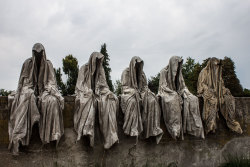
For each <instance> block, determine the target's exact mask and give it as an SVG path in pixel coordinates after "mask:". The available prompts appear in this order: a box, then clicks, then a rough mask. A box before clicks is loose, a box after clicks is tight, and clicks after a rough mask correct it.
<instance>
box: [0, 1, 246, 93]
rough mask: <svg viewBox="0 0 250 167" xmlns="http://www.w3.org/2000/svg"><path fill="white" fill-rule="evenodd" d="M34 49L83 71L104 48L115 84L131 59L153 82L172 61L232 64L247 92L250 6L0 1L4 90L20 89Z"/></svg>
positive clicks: (0, 79) (231, 3) (229, 3)
mask: <svg viewBox="0 0 250 167" xmlns="http://www.w3.org/2000/svg"><path fill="white" fill-rule="evenodd" d="M36 42H40V43H42V44H43V45H44V46H45V50H46V54H47V58H48V59H49V60H51V61H52V63H53V65H54V67H56V68H58V67H61V66H62V58H64V57H65V56H66V55H68V54H73V56H75V57H76V58H77V59H78V62H79V66H82V65H83V64H85V63H86V62H87V61H88V59H89V56H90V54H91V53H92V52H93V51H99V50H100V46H101V44H102V43H104V42H105V43H106V44H107V50H108V53H109V55H110V66H111V68H112V73H111V76H112V79H113V81H114V80H116V79H120V76H121V73H122V71H123V70H124V69H125V68H126V67H127V66H128V65H129V62H130V59H131V57H133V56H139V57H141V58H142V59H143V60H144V71H145V73H146V75H147V77H148V78H149V77H150V76H152V75H155V74H157V73H158V72H159V71H160V70H161V69H162V68H164V67H165V66H167V64H168V61H169V58H170V57H171V56H173V55H177V56H182V57H183V58H184V59H186V58H187V57H192V58H194V59H195V60H197V61H199V62H202V60H204V59H206V58H208V57H218V58H223V57H224V56H228V57H231V58H232V59H233V60H234V62H235V66H236V72H237V75H238V77H239V79H240V82H241V84H242V86H243V87H244V88H250V74H249V71H250V0H241V1H239V0H209V1H207V0H196V1H191V0H141V1H137V0H123V1H121V0H89V1H84V0H39V1H37V0H21V1H20V0H0V88H4V89H8V90H15V89H16V87H17V81H18V78H19V75H20V70H21V66H22V64H23V62H24V61H25V60H26V59H27V58H29V57H31V49H32V46H33V45H34V44H35V43H36Z"/></svg>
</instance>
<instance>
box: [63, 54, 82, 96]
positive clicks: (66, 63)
mask: <svg viewBox="0 0 250 167" xmlns="http://www.w3.org/2000/svg"><path fill="white" fill-rule="evenodd" d="M78 70H79V67H78V61H77V59H76V58H75V57H73V56H72V55H68V56H66V57H65V58H64V59H63V72H64V73H65V74H66V76H67V82H66V84H65V86H66V95H72V94H74V92H75V86H76V81H77V77H78Z"/></svg>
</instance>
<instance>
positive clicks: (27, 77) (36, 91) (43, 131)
mask: <svg viewBox="0 0 250 167" xmlns="http://www.w3.org/2000/svg"><path fill="white" fill-rule="evenodd" d="M34 51H37V52H41V51H42V53H43V54H42V58H41V65H40V70H39V74H38V76H37V67H36V61H35V55H34ZM32 54H33V55H32V57H31V58H29V59H27V60H26V61H25V62H24V64H23V66H22V70H21V74H20V78H19V82H18V88H17V91H16V92H15V93H12V94H11V95H9V97H8V100H9V106H10V107H11V109H10V120H9V139H10V144H9V148H10V149H11V148H12V145H13V144H14V145H16V147H17V149H16V150H14V151H15V152H14V153H17V152H18V145H19V142H21V143H22V145H28V144H29V140H30V136H31V132H32V126H33V125H34V123H35V122H38V121H39V133H40V138H41V140H42V142H43V143H44V144H46V143H49V142H50V141H53V140H57V142H59V140H60V138H61V136H62V135H63V134H64V127H63V116H62V109H63V107H64V99H63V97H62V96H61V94H60V93H59V91H58V89H57V84H56V78H55V73H54V69H53V66H52V63H51V62H50V61H49V60H47V59H46V54H45V49H44V47H43V45H42V44H39V43H37V44H35V45H34V46H33V49H32Z"/></svg>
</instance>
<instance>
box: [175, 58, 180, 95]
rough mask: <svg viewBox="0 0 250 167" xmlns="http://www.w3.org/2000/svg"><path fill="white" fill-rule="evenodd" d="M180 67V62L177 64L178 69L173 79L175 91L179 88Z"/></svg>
mask: <svg viewBox="0 0 250 167" xmlns="http://www.w3.org/2000/svg"><path fill="white" fill-rule="evenodd" d="M181 65H182V61H181V62H178V67H177V69H176V74H175V78H174V82H175V87H176V90H178V89H179V86H180V82H179V75H180V71H181Z"/></svg>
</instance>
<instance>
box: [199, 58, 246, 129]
mask: <svg viewBox="0 0 250 167" xmlns="http://www.w3.org/2000/svg"><path fill="white" fill-rule="evenodd" d="M197 87H198V88H197V89H198V91H197V92H198V94H199V95H200V96H202V97H203V100H204V105H203V113H202V118H203V120H204V122H205V131H206V133H209V132H210V131H213V132H215V130H216V128H217V125H216V118H218V117H219V115H218V111H219V110H220V112H221V114H222V115H223V117H224V118H225V120H226V123H227V126H228V127H229V128H230V129H231V130H232V131H234V132H237V133H240V134H241V133H242V129H241V127H240V124H239V123H238V122H237V121H235V99H234V97H233V96H232V95H231V93H230V90H229V89H227V88H225V86H224V81H223V79H222V63H221V60H219V59H217V58H214V57H213V58H211V59H210V60H209V61H208V63H207V66H206V67H205V68H204V69H203V70H202V71H201V72H200V74H199V79H198V86H197Z"/></svg>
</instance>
